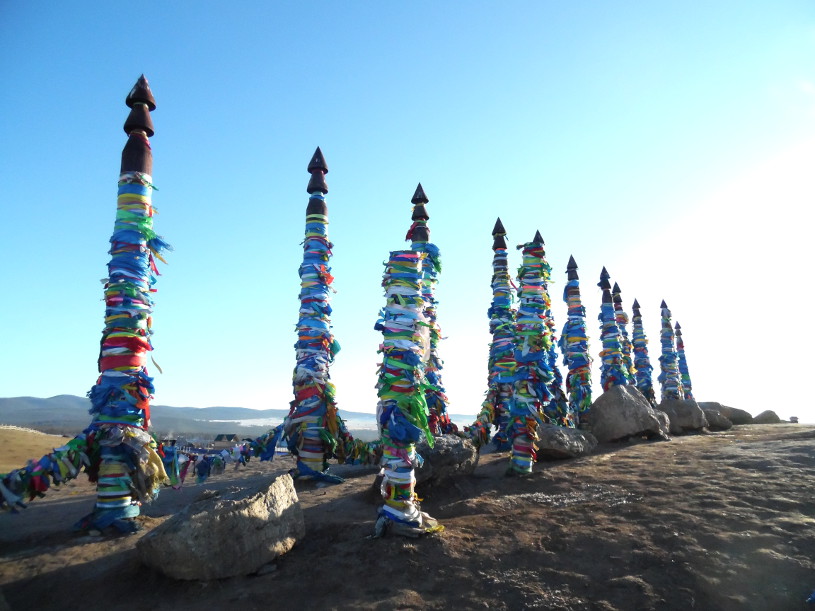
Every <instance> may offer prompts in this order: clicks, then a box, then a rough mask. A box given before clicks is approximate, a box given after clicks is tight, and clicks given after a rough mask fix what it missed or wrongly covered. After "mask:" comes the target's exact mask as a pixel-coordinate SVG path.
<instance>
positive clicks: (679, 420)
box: [659, 399, 707, 435]
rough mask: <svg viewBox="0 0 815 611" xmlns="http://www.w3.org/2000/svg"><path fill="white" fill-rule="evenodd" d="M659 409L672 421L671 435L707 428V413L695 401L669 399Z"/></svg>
mask: <svg viewBox="0 0 815 611" xmlns="http://www.w3.org/2000/svg"><path fill="white" fill-rule="evenodd" d="M659 409H660V410H661V411H663V412H665V413H666V414H668V418H670V419H671V433H673V434H674V435H681V434H682V433H687V432H690V431H701V430H702V429H703V428H705V427H707V419H706V418H705V413H704V412H703V411H702V408H701V407H699V404H698V403H697V402H696V401H694V400H693V399H667V400H665V401H663V402H662V403H660V404H659Z"/></svg>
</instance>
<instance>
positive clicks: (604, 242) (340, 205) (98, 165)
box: [0, 0, 815, 421]
mask: <svg viewBox="0 0 815 611" xmlns="http://www.w3.org/2000/svg"><path fill="white" fill-rule="evenodd" d="M141 73H144V74H145V75H146V76H147V78H148V79H149V81H150V84H151V87H152V89H153V92H154V94H155V96H156V99H157V102H158V108H157V110H156V111H155V112H154V113H153V121H154V124H155V128H156V135H155V137H154V138H152V140H151V142H152V146H153V152H154V157H155V168H154V183H155V184H156V185H157V186H158V188H159V191H158V192H157V193H155V196H154V203H155V205H156V207H157V208H158V209H159V210H160V215H159V216H158V217H157V218H156V222H155V226H156V229H157V231H158V232H159V233H160V234H162V235H163V236H164V237H165V238H166V239H167V240H168V241H169V242H171V243H172V244H173V246H174V247H175V249H176V250H175V252H173V253H170V254H169V259H168V261H169V265H167V266H163V267H162V268H161V271H162V274H163V276H162V277H161V278H160V279H159V282H158V285H157V288H158V293H157V294H156V308H155V313H154V320H155V324H154V329H155V335H154V338H153V342H154V346H155V348H156V349H155V352H154V357H155V359H156V361H157V362H158V363H159V364H160V365H161V367H162V368H163V370H164V373H163V374H160V375H159V374H158V372H157V371H156V370H155V368H152V373H155V374H157V376H156V377H157V379H156V389H157V391H156V399H155V403H157V404H169V405H178V406H197V407H204V406H211V405H236V406H246V407H252V408H286V407H287V406H288V403H289V401H290V400H291V398H292V393H291V371H292V368H293V366H294V350H293V347H292V346H293V343H294V341H295V334H294V325H295V323H296V321H297V309H298V301H297V294H298V287H299V279H298V276H297V267H298V265H299V262H300V259H301V256H302V250H301V247H300V242H301V240H302V236H303V222H304V214H305V207H306V204H307V194H306V191H305V186H306V184H307V182H308V174H307V173H306V171H305V168H306V165H307V163H308V161H309V159H310V157H311V154H312V153H313V151H314V148H315V147H316V146H318V145H319V146H321V147H322V150H323V152H324V153H325V156H326V159H327V161H328V165H329V168H330V173H329V174H328V184H329V187H330V192H329V194H328V200H327V201H328V205H329V214H330V219H331V224H330V227H329V231H330V237H331V239H332V241H333V242H334V244H335V249H334V253H335V256H334V259H333V268H334V275H335V277H336V281H335V285H334V286H335V287H336V289H337V291H338V292H337V294H336V295H335V297H334V300H333V305H334V316H333V322H334V332H335V335H336V337H337V339H338V340H339V342H340V343H341V344H342V347H343V350H342V351H341V352H340V354H339V355H338V357H337V361H336V363H335V365H334V367H333V368H332V377H333V379H334V381H335V383H336V384H337V389H338V397H337V398H338V402H339V405H340V407H341V408H345V409H348V410H354V411H363V412H373V411H374V410H375V404H376V394H375V390H374V384H375V382H376V363H377V354H376V350H377V346H378V344H379V342H380V339H381V337H380V335H379V334H378V333H377V332H375V331H374V330H373V324H374V322H375V321H376V318H377V313H378V311H379V309H380V307H382V305H383V304H384V299H383V297H382V292H381V286H380V282H381V274H382V262H383V261H384V260H385V259H386V258H387V255H388V252H389V251H390V250H396V249H400V248H404V247H405V246H406V243H405V242H404V241H403V239H404V235H405V232H406V230H407V228H408V226H409V224H410V212H411V205H410V198H411V196H412V194H413V190H414V189H415V187H416V183H417V182H419V181H421V183H422V184H423V186H424V188H425V191H426V192H427V194H428V196H429V198H430V204H429V205H428V211H429V213H430V216H431V220H430V226H431V229H432V236H431V238H432V240H433V241H434V242H435V243H436V244H437V245H438V246H439V247H440V248H441V251H442V260H443V265H444V269H443V272H442V275H441V282H440V284H439V291H438V297H439V300H440V306H439V322H440V324H441V326H442V330H443V332H444V335H445V336H446V337H447V339H446V340H445V341H444V342H443V343H442V345H441V354H442V357H443V358H444V360H445V369H444V371H443V380H444V382H445V384H446V386H447V391H448V395H449V398H450V401H451V405H450V410H451V411H452V412H453V413H461V414H475V413H476V412H477V411H478V409H479V406H480V403H481V400H482V397H483V393H484V391H485V389H486V374H487V369H486V362H487V345H488V342H489V334H488V321H487V315H486V312H487V308H488V306H489V302H490V298H491V292H490V274H491V259H492V251H491V250H490V246H491V236H490V231H491V229H492V226H493V223H494V222H495V218H496V216H498V215H500V216H501V218H502V220H503V222H504V225H505V227H506V228H507V231H508V241H509V243H510V244H512V245H514V244H518V243H521V242H524V241H528V240H531V238H532V236H533V235H534V232H535V230H536V229H539V230H540V232H541V234H542V235H543V237H544V239H545V240H546V245H547V246H546V249H547V257H548V260H549V262H550V263H551V264H552V266H553V268H554V272H553V278H554V280H555V283H553V285H552V286H550V291H551V293H552V298H553V303H554V305H555V319H556V324H557V327H558V329H562V326H563V322H564V313H565V306H564V305H563V302H562V299H561V296H562V290H563V284H564V282H565V267H566V262H567V261H568V259H569V255H574V257H575V259H576V260H577V262H578V264H579V266H580V274H581V280H582V288H583V297H584V304H585V305H586V307H587V309H588V312H589V318H588V324H589V331H590V341H591V349H592V353H593V354H594V356H595V359H596V361H599V359H597V353H598V352H599V350H600V341H599V329H598V323H597V321H596V317H597V314H598V312H599V301H600V293H599V289H597V287H596V283H597V281H598V277H599V273H600V269H601V267H602V266H603V265H605V266H606V267H607V268H608V270H609V272H610V273H611V275H612V280H613V281H617V282H619V284H620V286H621V288H622V291H623V299H624V302H625V305H626V309H627V310H628V311H629V314H630V304H631V302H632V301H633V299H634V298H635V297H636V298H637V299H638V300H639V302H640V303H641V304H642V307H643V316H644V319H645V324H646V332H647V334H648V336H649V338H650V340H651V357H652V361H653V363H654V365H655V366H656V365H657V363H656V359H657V357H658V355H659V337H658V331H659V309H658V306H659V302H660V301H661V300H662V299H665V300H666V301H667V302H668V305H669V306H670V307H671V309H672V311H673V314H674V320H675V321H676V320H678V321H679V322H680V323H681V324H682V327H683V331H684V339H685V344H686V350H687V356H688V361H689V365H690V370H691V376H692V379H693V383H694V392H695V395H696V397H697V399H699V400H713V401H721V402H723V403H727V404H730V405H733V406H736V407H741V408H743V409H747V410H749V411H751V412H753V413H754V414H755V413H757V412H759V411H761V410H763V409H767V408H772V409H775V410H776V411H777V412H778V413H779V414H780V415H782V416H790V415H797V416H799V417H801V418H802V420H808V421H815V408H813V406H812V404H811V401H809V400H808V398H807V397H808V392H809V390H808V387H807V385H806V382H807V381H808V379H809V377H811V375H812V374H811V368H810V363H811V358H810V353H811V349H812V346H813V344H814V343H813V331H812V325H811V322H810V318H811V316H810V312H809V304H810V302H811V298H810V293H811V289H810V288H809V285H810V284H811V282H810V281H809V278H810V277H811V270H810V269H809V267H810V266H809V265H807V264H808V263H811V262H812V256H811V253H810V249H809V248H808V246H809V243H810V242H811V240H812V238H811V232H812V229H811V228H812V226H813V223H812V220H813V214H812V212H811V211H810V208H811V203H812V194H813V191H815V189H813V187H814V186H815V185H813V182H814V179H813V175H814V173H813V170H812V168H813V166H815V5H814V4H813V3H812V2H809V1H805V0H798V1H793V0H778V1H773V2H767V1H762V2H757V1H744V0H738V1H736V0H732V1H716V2H709V3H701V2H696V3H688V2H676V1H666V2H659V3H655V2H645V1H643V2H599V1H596V2H591V1H587V2H580V3H573V2H554V1H548V2H547V1H536V2H531V1H530V2H457V1H450V2H410V3H372V2H368V3H362V2H321V3H303V2H285V3H284V2H249V1H247V2H233V3H215V2H196V3H192V2H175V3H169V2H140V3H138V4H133V3H123V2H108V3H98V2H71V3H48V4H47V5H46V4H38V3H31V2H12V1H10V0H7V1H5V2H0V77H2V95H0V133H2V142H3V145H2V147H0V178H1V179H2V188H3V204H2V218H3V223H4V229H5V231H4V232H3V239H2V240H0V255H2V257H1V258H0V261H2V263H0V277H1V278H2V281H3V297H2V300H0V324H2V329H3V332H2V337H3V340H2V347H3V349H2V350H1V351H0V396H4V397H12V396H20V395H30V396H39V397H48V396H53V395H57V394H63V393H67V394H76V395H83V394H84V393H85V392H86V391H87V390H88V389H89V388H90V387H91V386H92V385H93V384H94V382H95V379H96V375H97V374H96V358H97V352H98V341H99V338H100V334H101V331H102V328H103V314H104V304H103V302H102V285H101V283H100V282H99V279H100V278H102V277H104V276H105V274H106V264H107V261H108V255H107V254H106V252H107V248H108V238H109V237H110V233H111V231H112V228H113V218H114V213H115V205H116V181H117V177H118V169H119V156H120V152H121V149H122V146H123V145H124V142H125V134H124V132H123V131H122V124H123V122H124V120H125V118H126V116H127V111H128V109H127V108H126V106H125V105H124V98H125V95H126V94H127V92H128V91H129V90H130V88H131V86H132V85H133V83H134V82H135V81H136V79H137V78H138V76H139V75H140V74H141ZM805 245H806V247H805ZM519 263H520V256H519V254H518V253H517V251H514V250H513V251H512V252H511V254H510V266H511V267H512V268H513V269H515V268H517V265H518V264H519ZM595 364H597V362H596V363H595ZM655 373H656V372H655ZM593 375H594V377H595V379H596V380H599V370H597V369H596V368H595V370H594V372H593Z"/></svg>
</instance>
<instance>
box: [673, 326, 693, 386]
mask: <svg viewBox="0 0 815 611" xmlns="http://www.w3.org/2000/svg"><path fill="white" fill-rule="evenodd" d="M674 330H675V331H676V355H677V357H678V359H679V376H680V379H681V380H682V392H683V394H684V395H685V399H688V400H694V398H693V387H692V385H691V381H690V371H688V361H687V359H686V357H685V342H684V340H683V339H682V327H681V326H680V325H679V323H678V322H677V323H676V324H675V325H674Z"/></svg>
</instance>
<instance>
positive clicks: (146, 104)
mask: <svg viewBox="0 0 815 611" xmlns="http://www.w3.org/2000/svg"><path fill="white" fill-rule="evenodd" d="M125 104H127V105H128V107H129V108H130V114H129V115H128V117H127V119H126V120H125V124H124V130H125V133H126V134H127V136H128V138H127V142H126V143H125V146H124V148H123V149H122V164H121V169H120V171H121V172H141V173H143V174H149V175H152V174H153V153H152V151H151V150H150V142H149V140H148V138H150V137H151V136H152V135H153V134H154V133H155V132H154V130H153V120H152V119H151V118H150V111H152V110H155V108H156V100H155V98H153V92H152V91H150V85H148V83H147V79H146V78H144V75H143V74H142V75H141V76H140V77H139V80H138V81H136V84H135V85H134V86H133V88H132V89H131V90H130V93H129V94H127V97H126V98H125Z"/></svg>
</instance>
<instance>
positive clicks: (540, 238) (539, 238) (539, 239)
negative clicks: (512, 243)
mask: <svg viewBox="0 0 815 611" xmlns="http://www.w3.org/2000/svg"><path fill="white" fill-rule="evenodd" d="M532 243H533V244H541V245H545V244H546V242H544V241H543V236H541V232H540V231H537V230H536V231H535V237H534V238H532Z"/></svg>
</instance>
